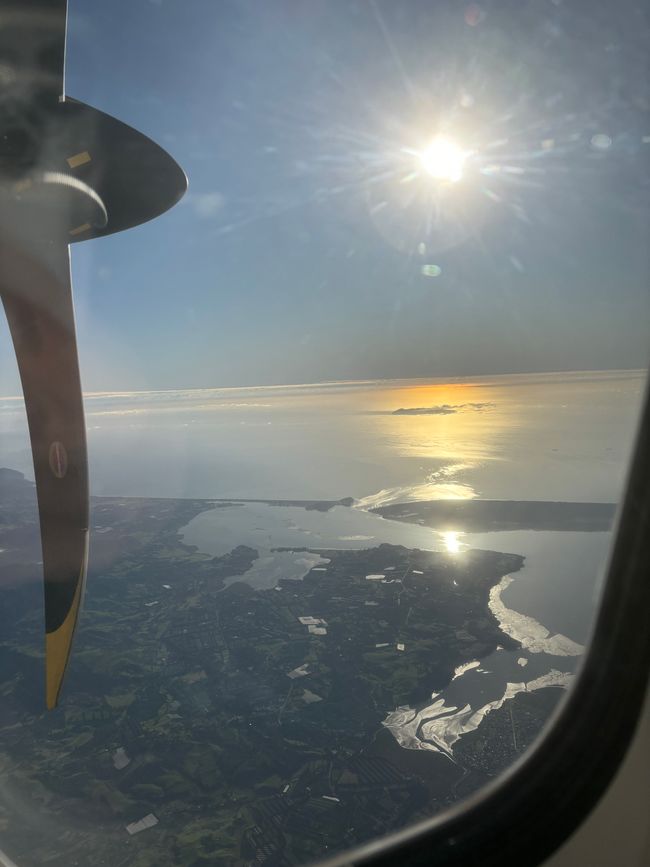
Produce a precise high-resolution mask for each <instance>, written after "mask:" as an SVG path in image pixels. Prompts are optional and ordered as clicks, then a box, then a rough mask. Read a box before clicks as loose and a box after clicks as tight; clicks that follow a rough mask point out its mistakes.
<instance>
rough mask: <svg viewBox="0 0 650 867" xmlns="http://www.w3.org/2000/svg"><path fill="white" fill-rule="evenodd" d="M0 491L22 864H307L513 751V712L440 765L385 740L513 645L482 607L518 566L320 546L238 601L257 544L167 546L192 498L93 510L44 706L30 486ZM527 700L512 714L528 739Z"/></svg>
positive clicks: (385, 548) (2, 732)
mask: <svg viewBox="0 0 650 867" xmlns="http://www.w3.org/2000/svg"><path fill="white" fill-rule="evenodd" d="M3 479H4V483H5V487H9V488H10V489H11V493H12V500H11V502H7V501H6V500H5V501H4V502H3V506H2V509H1V510H0V548H3V549H4V551H3V553H2V554H1V555H0V580H2V583H3V603H4V604H3V609H2V613H1V614H0V635H1V636H2V638H1V640H0V690H1V692H2V697H3V698H2V705H1V706H0V743H1V744H2V746H1V747H0V767H1V768H2V778H3V787H2V799H0V827H1V828H2V833H3V847H4V848H6V849H7V851H8V852H9V853H10V854H11V857H12V858H13V859H14V860H16V861H17V862H18V863H20V864H22V865H26V867H31V865H37V864H39V865H40V864H43V863H47V864H49V865H51V867H64V865H65V867H68V865H69V864H70V863H72V862H73V861H74V860H78V861H79V862H80V863H86V862H87V863H90V862H91V861H92V862H93V863H101V862H104V863H106V864H111V865H116V867H118V865H126V864H128V865H129V867H154V865H155V867H178V865H185V864H192V865H201V864H206V865H207V864H211V863H220V864H224V865H249V864H250V865H253V864H255V865H264V864H266V865H269V867H270V865H280V864H282V865H291V864H299V863H304V862H306V861H310V860H313V859H315V858H317V857H319V856H322V854H323V853H324V852H325V851H330V852H332V851H337V850H342V849H344V848H347V847H349V846H353V845H355V844H357V843H360V842H363V841H365V840H367V839H369V838H372V837H373V836H377V835H380V834H384V833H386V832H388V831H390V830H392V829H397V828H400V827H403V825H404V824H406V823H408V822H410V821H413V820H415V819H417V818H419V817H421V816H424V815H430V814H431V813H433V812H435V811H436V810H438V809H441V808H443V807H445V806H447V805H448V804H451V803H453V802H454V801H455V800H456V799H457V798H458V797H459V796H460V794H461V793H462V794H466V793H467V792H468V791H470V790H472V789H473V788H475V787H476V786H478V785H480V784H481V783H482V782H484V780H485V779H486V777H488V776H490V775H491V774H493V773H496V772H498V770H500V769H501V765H500V763H499V760H498V756H499V755H501V756H506V757H507V759H508V760H510V759H511V757H512V751H513V750H515V752H516V751H517V750H520V749H521V748H522V744H525V743H526V738H524V737H523V736H522V738H521V740H519V741H514V742H512V723H511V720H512V716H511V714H510V712H508V714H507V715H504V714H501V713H498V714H496V713H495V716H494V718H493V719H492V720H491V722H490V725H491V726H492V729H491V730H493V739H494V740H493V741H490V743H489V744H488V745H484V741H483V740H481V736H479V734H478V733H477V732H473V733H471V734H470V735H468V736H467V737H468V740H466V741H461V743H462V744H463V749H464V753H463V752H462V751H461V752H460V753H459V755H461V754H462V755H464V756H465V759H463V760H458V761H457V762H456V763H454V762H451V761H449V759H448V758H447V757H445V756H442V755H439V754H434V753H428V754H426V755H424V754H423V753H422V752H414V751H410V750H404V749H402V748H401V747H399V746H398V745H397V743H396V742H395V740H394V739H393V738H392V736H391V735H390V733H389V732H388V731H387V730H386V729H385V728H383V727H382V722H383V720H384V719H385V717H386V714H387V713H388V712H390V711H392V710H394V709H395V708H396V707H398V706H400V705H404V704H417V703H420V702H422V701H426V700H427V699H429V698H430V696H431V693H432V692H439V691H440V690H441V689H443V688H444V687H445V686H446V684H448V683H449V681H450V680H451V678H452V677H453V675H454V672H455V670H456V669H457V667H458V666H460V665H462V664H463V663H466V662H469V661H471V660H477V659H481V658H484V657H485V656H487V655H489V654H490V653H492V652H493V651H494V650H495V649H496V648H497V646H499V645H500V646H502V647H505V648H510V649H515V648H517V643H516V642H515V641H513V640H512V639H511V638H509V637H508V636H507V635H505V634H504V633H503V632H502V631H501V630H500V628H499V624H498V622H497V621H496V619H495V617H494V616H493V615H492V613H491V612H490V610H489V607H488V598H489V593H490V589H491V588H492V587H493V586H494V585H495V584H496V583H497V582H499V581H500V579H501V577H502V576H503V575H505V574H509V573H512V572H514V571H516V570H518V569H519V568H521V566H522V564H523V558H522V557H520V556H518V555H515V554H502V553H498V552H494V551H478V550H475V551H468V552H466V554H465V555H464V556H463V557H462V558H454V557H453V556H451V555H448V554H445V553H438V552H425V551H419V550H411V549H408V548H405V547H402V546H398V545H380V546H378V547H375V548H370V549H366V550H352V551H347V550H346V551H340V550H330V551H322V550H319V551H318V554H319V557H320V562H321V565H318V566H315V567H314V568H312V569H311V570H310V571H309V572H308V573H307V574H306V575H305V577H304V578H303V579H302V580H297V581H296V580H291V581H290V580H286V579H285V580H280V582H279V584H278V585H277V587H274V588H271V589H254V588H252V587H251V586H249V585H248V584H244V583H242V582H241V581H237V580H236V579H237V577H238V576H241V575H243V574H244V573H245V572H246V571H248V569H250V568H251V566H252V565H253V564H254V563H255V562H256V560H257V558H258V552H257V551H256V550H255V549H253V548H251V547H248V546H244V545H240V546H237V547H235V548H234V549H233V550H232V551H230V552H229V553H227V554H225V555H224V556H219V557H210V556H208V555H206V554H204V553H202V552H200V551H198V550H197V549H196V548H194V547H192V546H188V545H186V544H184V542H183V538H182V536H181V534H180V530H181V529H182V528H183V527H184V526H185V525H186V524H187V523H188V522H189V521H190V520H191V519H192V518H193V517H194V516H195V515H197V514H199V513H200V512H202V511H204V510H206V509H211V508H214V506H215V501H204V500H162V499H158V500H153V499H123V498H96V499H94V500H93V503H92V547H91V563H90V571H89V576H88V590H87V594H86V602H85V609H84V612H83V614H82V617H81V620H80V624H79V629H78V635H77V638H76V641H75V650H74V653H73V656H72V662H71V665H70V670H69V672H68V676H67V680H66V684H65V687H64V692H63V695H62V700H61V704H60V706H59V707H58V708H57V709H56V710H55V711H52V712H46V711H44V709H43V658H42V649H41V648H42V628H43V627H42V601H41V600H42V587H41V572H40V568H41V567H40V563H39V561H40V550H39V544H38V522H37V511H36V506H35V499H34V490H33V485H30V484H29V483H27V482H25V481H24V479H23V480H21V478H18V477H17V476H16V475H11V476H9V477H7V476H6V474H5V475H4V477H2V476H0V483H1V482H3ZM228 502H231V501H228ZM232 502H237V501H232ZM409 508H410V506H409ZM233 578H234V579H235V580H234V582H233ZM536 702H537V704H539V701H538V699H536V698H534V699H533V698H531V699H528V698H519V697H518V701H517V704H516V705H515V704H513V708H516V709H518V710H516V711H515V713H516V714H519V716H520V717H521V719H522V720H524V718H525V721H526V722H525V726H526V731H527V732H528V735H526V737H532V736H533V734H534V732H536V731H538V730H539V728H540V727H541V724H542V722H543V716H544V714H543V713H542V712H541V711H540V710H539V708H537V704H535V703H536ZM533 704H535V707H534V708H532V710H531V707H532V705H533ZM536 708H537V709H536ZM515 718H516V719H517V718H518V717H517V716H516V717H515ZM522 726H523V723H522ZM479 731H480V732H481V733H482V732H483V727H481V729H480V730H479ZM504 738H505V739H506V741H505V742H504V745H503V746H501V747H498V744H499V743H500V742H501V741H502V740H503V739H504ZM508 739H510V740H508ZM486 743H487V742H486ZM513 744H514V745H513ZM483 756H485V757H486V758H485V759H484V758H483ZM504 760H505V759H504ZM486 762H487V764H486ZM149 814H152V815H153V816H154V817H155V819H156V820H157V823H156V824H151V826H150V827H147V830H144V831H143V832H142V833H141V834H140V833H136V834H135V835H134V836H130V833H129V832H128V831H127V826H130V827H132V828H133V827H134V824H133V823H138V822H139V820H141V819H143V818H144V817H147V816H148V815H149ZM146 826H147V823H144V824H143V825H142V827H146ZM135 827H140V826H137V825H135Z"/></svg>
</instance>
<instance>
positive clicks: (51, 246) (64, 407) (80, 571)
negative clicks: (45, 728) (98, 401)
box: [0, 242, 88, 708]
mask: <svg viewBox="0 0 650 867" xmlns="http://www.w3.org/2000/svg"><path fill="white" fill-rule="evenodd" d="M0 263H1V264H0V295H1V296H2V301H3V304H4V308H5V312H6V315H7V320H8V322H9V328H10V332H11V337H12V340H13V344H14V348H15V351H16V358H17V360H18V368H19V372H20V378H21V381H22V387H23V393H24V396H25V408H26V412H27V421H28V424H29V433H30V439H31V445H32V455H33V460H34V473H35V479H36V490H37V497H38V511H39V516H40V523H41V543H42V549H43V573H44V582H45V585H44V586H45V633H46V699H47V706H48V708H53V707H55V706H56V704H57V700H58V697H59V692H60V690H61V685H62V682H63V676H64V674H65V670H66V666H67V664H68V659H69V657H70V650H71V647H72V639H73V635H74V630H75V626H76V622H77V617H78V614H79V610H80V606H81V601H82V596H83V590H84V585H85V579H86V569H87V564H88V464H87V452H86V427H85V422H84V413H83V400H82V394H81V382H80V378H79V364H78V360H77V342H76V336H75V324H74V310H73V303H72V287H71V283H70V256H69V252H68V247H67V246H65V245H61V244H55V243H41V244H34V245H32V246H31V247H30V248H29V249H26V248H25V246H24V245H20V247H17V246H14V245H10V244H7V243H6V242H3V243H0Z"/></svg>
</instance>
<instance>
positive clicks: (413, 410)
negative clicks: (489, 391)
mask: <svg viewBox="0 0 650 867" xmlns="http://www.w3.org/2000/svg"><path fill="white" fill-rule="evenodd" d="M493 406H494V404H493V403H459V404H449V403H442V404H440V405H439V406H415V407H410V408H409V409H405V408H404V407H402V408H400V409H395V410H393V412H392V415H453V414H454V413H456V412H462V411H463V410H466V411H470V412H481V410H483V409H489V408H491V407H493Z"/></svg>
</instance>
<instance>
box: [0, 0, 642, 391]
mask: <svg viewBox="0 0 650 867" xmlns="http://www.w3.org/2000/svg"><path fill="white" fill-rule="evenodd" d="M639 5H640V4H635V3H633V2H631V0H630V2H623V3H618V4H616V5H615V8H613V4H607V3H603V4H599V3H595V4H590V6H589V9H590V14H589V16H587V17H583V16H582V15H581V13H580V12H579V11H577V10H576V6H575V4H568V3H562V2H560V0H557V2H541V0H539V2H517V3H515V2H511V3H510V2H500V3H498V4H497V3H487V2H486V3H483V4H481V5H480V7H479V6H477V4H467V3H462V2H447V3H445V2H441V3H435V4H433V3H429V2H424V0H422V2H420V0H411V2H405V3H394V2H390V3H388V2H385V0H384V2H382V0H376V2H369V0H358V2H347V0H341V2H336V3H333V2H328V0H273V2H268V3H267V2H265V3H262V2H259V0H220V2H215V0H184V2H176V0H156V2H150V0H112V2H111V3H106V2H103V0H83V2H81V0H71V2H70V11H69V38H68V47H67V79H66V91H67V93H68V94H69V95H70V96H74V97H75V98H77V99H81V100H83V101H85V102H88V103H90V104H92V105H95V106H97V107H98V108H100V109H102V110H104V111H107V112H108V113H110V114H113V115H115V116H116V117H118V118H120V119H121V120H123V121H125V122H127V123H129V124H131V125H133V126H135V127H137V128H138V129H140V130H141V131H143V132H144V133H146V134H147V135H149V136H151V137H152V138H153V139H154V140H156V141H157V142H159V143H160V144H161V145H163V146H164V147H166V148H167V149H168V150H169V151H170V153H171V154H172V155H173V156H174V157H175V158H176V159H177V160H178V162H179V163H180V164H181V165H182V166H183V168H184V169H185V171H186V173H187V175H188V177H189V181H190V191H189V193H188V195H187V197H186V199H185V200H184V201H183V202H182V203H181V204H180V205H179V206H177V207H176V208H175V209H173V210H172V211H171V212H169V213H168V214H166V215H164V216H163V217H161V218H159V219H158V220H155V221H153V222H152V223H149V224H147V225H145V226H142V227H139V228H137V229H134V230H131V231H128V232H124V233H121V234H118V235H114V236H112V237H109V238H104V239H100V240H97V241H91V242H86V243H83V244H77V245H74V247H73V248H72V255H73V276H74V290H75V298H76V305H77V316H78V331H79V350H80V357H81V363H82V372H83V381H84V387H85V388H86V390H110V389H120V390H121V389H141V388H142V389H146V388H174V387H192V386H220V385H247V384H266V383H289V382H306V381H320V380H330V379H359V378H375V377H378V378H384V377H406V376H443V375H452V376H453V375H472V374H481V373H501V372H527V371H542V370H557V369H590V368H601V369H603V368H628V367H640V366H644V365H645V364H646V363H647V358H648V321H649V319H650V298H649V290H648V272H649V267H648V253H647V237H648V229H649V228H650V227H649V225H648V223H649V220H648V159H649V158H650V157H649V154H650V140H648V141H646V142H644V140H643V139H644V137H646V138H647V137H648V136H650V118H649V116H648V86H647V81H646V78H647V76H646V75H645V66H644V64H645V60H644V53H645V51H646V50H647V46H648V39H647V31H646V32H644V31H643V30H642V27H641V25H640V19H639V14H638V11H637V6H639ZM441 132H442V133H444V134H445V135H448V136H451V137H452V138H453V139H454V140H456V141H457V142H458V143H459V144H461V145H462V146H463V147H464V148H466V149H467V150H469V151H472V154H471V156H470V157H469V158H468V161H467V165H466V174H465V176H464V177H463V179H462V180H461V181H460V182H459V183H458V184H456V185H454V189H449V190H447V189H445V190H441V189H438V186H436V184H437V182H435V181H434V180H433V179H432V178H430V177H428V176H423V172H422V167H421V164H420V163H419V161H418V160H417V158H415V157H413V156H412V155H411V156H409V155H408V154H405V153H404V150H405V149H411V150H418V149H421V148H423V147H424V146H425V145H426V144H427V143H428V141H429V140H430V139H431V138H432V137H433V136H435V135H436V134H439V133H441ZM414 175H415V177H413V176H414ZM423 265H435V266H437V269H440V274H439V276H436V277H431V276H425V275H423V273H422V267H423ZM3 328H4V324H3ZM4 334H5V332H4V331H3V335H4ZM6 343H7V341H6V340H3V344H4V348H3V350H2V356H1V359H2V368H1V379H0V384H1V385H2V392H3V393H5V394H7V393H17V391H18V390H19V388H18V384H17V377H16V374H15V367H14V366H13V362H12V361H11V353H10V352H9V350H8V348H7V346H6Z"/></svg>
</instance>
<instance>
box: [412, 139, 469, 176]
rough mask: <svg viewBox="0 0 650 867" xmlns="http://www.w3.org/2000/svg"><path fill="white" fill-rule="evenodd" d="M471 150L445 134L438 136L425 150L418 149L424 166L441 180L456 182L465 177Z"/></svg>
mask: <svg viewBox="0 0 650 867" xmlns="http://www.w3.org/2000/svg"><path fill="white" fill-rule="evenodd" d="M468 156H469V151H465V150H463V149H462V148H461V147H459V145H457V144H456V142H454V141H452V140H451V139H449V138H446V137H445V136H436V138H434V139H433V141H432V142H431V143H430V144H429V145H428V146H427V147H426V148H424V150H421V151H418V157H419V159H420V163H421V165H422V167H423V168H424V169H425V170H426V171H427V172H428V173H429V174H430V175H431V176H432V177H434V178H436V179H437V180H439V181H447V182H449V183H456V181H459V180H460V179H461V178H462V177H463V169H464V166H465V160H466V159H467V157H468Z"/></svg>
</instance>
